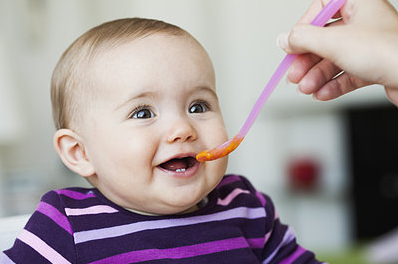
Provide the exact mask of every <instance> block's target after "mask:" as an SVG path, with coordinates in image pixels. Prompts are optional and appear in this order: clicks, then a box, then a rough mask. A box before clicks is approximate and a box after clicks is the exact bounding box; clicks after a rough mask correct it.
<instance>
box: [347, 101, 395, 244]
mask: <svg viewBox="0 0 398 264" xmlns="http://www.w3.org/2000/svg"><path fill="white" fill-rule="evenodd" d="M346 115H347V128H348V142H347V143H348V146H349V149H350V159H351V163H350V164H351V174H352V177H353V178H352V196H353V197H352V198H353V201H354V210H355V212H354V221H355V222H354V226H355V237H356V238H357V239H372V238H376V237H379V236H380V235H382V234H385V233H387V232H388V231H391V230H392V229H394V228H395V227H396V226H398V214H397V211H398V108H396V107H394V106H392V105H382V106H376V107H368V108H355V109H349V110H347V111H346Z"/></svg>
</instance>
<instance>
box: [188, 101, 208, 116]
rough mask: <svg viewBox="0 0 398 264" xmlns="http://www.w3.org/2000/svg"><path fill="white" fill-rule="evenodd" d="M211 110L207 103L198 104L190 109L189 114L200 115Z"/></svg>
mask: <svg viewBox="0 0 398 264" xmlns="http://www.w3.org/2000/svg"><path fill="white" fill-rule="evenodd" d="M207 110H209V107H208V104H207V103H205V102H196V103H194V104H192V105H191V106H190V107H189V113H191V114H198V113H204V112H206V111H207Z"/></svg>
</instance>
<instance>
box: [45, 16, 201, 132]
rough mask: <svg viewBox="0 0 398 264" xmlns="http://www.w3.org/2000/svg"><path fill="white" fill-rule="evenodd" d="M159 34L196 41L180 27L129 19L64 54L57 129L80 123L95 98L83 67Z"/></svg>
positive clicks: (55, 83) (56, 76) (56, 93)
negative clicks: (99, 56)
mask: <svg viewBox="0 0 398 264" xmlns="http://www.w3.org/2000/svg"><path fill="white" fill-rule="evenodd" d="M156 33H165V34H170V35H177V36H184V35H185V36H190V37H191V38H192V39H194V38H193V37H192V36H191V35H190V34H189V33H188V32H186V31H185V30H183V29H181V28H180V27H177V26H175V25H172V24H168V23H165V22H163V21H159V20H153V19H143V18H125V19H118V20H114V21H110V22H106V23H104V24H101V25H99V26H97V27H94V28H92V29H91V30H89V31H87V32H86V33H84V34H83V35H81V36H80V37H79V38H78V39H77V40H75V41H74V42H73V43H72V44H71V45H70V46H69V47H68V49H67V50H66V51H65V52H64V53H63V54H62V56H61V58H60V59H59V61H58V63H57V65H56V67H55V69H54V72H53V75H52V79H51V102H52V110H53V118H54V123H55V127H56V128H57V129H61V128H70V126H71V124H75V123H77V122H79V120H80V119H81V116H82V115H83V114H84V112H85V107H87V104H88V102H90V101H91V100H92V99H93V96H95V95H94V94H95V93H93V92H92V89H93V87H92V85H91V86H90V79H89V78H87V77H86V76H85V73H84V70H83V68H84V67H82V66H87V64H88V63H90V62H91V61H92V60H93V59H94V58H95V57H96V56H98V55H100V54H101V53H102V52H104V51H106V50H107V49H111V48H114V47H117V46H118V45H121V44H124V43H126V42H128V41H132V40H134V39H137V38H141V37H145V36H148V35H153V34H156Z"/></svg>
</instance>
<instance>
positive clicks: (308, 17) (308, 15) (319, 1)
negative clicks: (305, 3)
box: [297, 0, 341, 24]
mask: <svg viewBox="0 0 398 264" xmlns="http://www.w3.org/2000/svg"><path fill="white" fill-rule="evenodd" d="M329 2H330V0H315V1H314V2H312V4H311V6H310V7H309V8H308V10H307V12H305V14H304V15H303V16H302V17H301V18H300V20H299V21H298V22H297V23H298V24H310V23H311V21H312V20H313V19H314V18H315V17H316V16H317V15H318V13H319V12H321V10H322V9H323V8H324V7H325V6H326V5H327V4H328V3H329ZM339 17H341V14H340V11H339V12H337V13H336V14H335V15H334V16H333V18H339Z"/></svg>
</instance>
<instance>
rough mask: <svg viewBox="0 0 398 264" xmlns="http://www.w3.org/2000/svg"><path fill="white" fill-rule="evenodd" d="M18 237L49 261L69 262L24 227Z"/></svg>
mask: <svg viewBox="0 0 398 264" xmlns="http://www.w3.org/2000/svg"><path fill="white" fill-rule="evenodd" d="M18 239H19V240H21V241H22V242H24V243H26V244H27V245H29V246H30V247H31V248H33V249H34V250H36V251H37V252H38V253H39V254H40V255H42V256H43V257H44V258H46V259H47V260H48V261H50V262H51V263H57V264H64V263H65V264H68V263H69V264H70V262H69V261H68V260H66V259H65V258H64V257H63V256H62V255H61V254H59V253H58V252H57V251H55V250H54V249H53V248H52V247H50V246H49V245H48V244H47V243H46V242H44V241H43V240H41V239H40V238H39V237H37V236H36V235H35V234H33V233H31V232H29V231H27V230H25V229H23V230H22V232H21V233H20V234H19V236H18Z"/></svg>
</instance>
